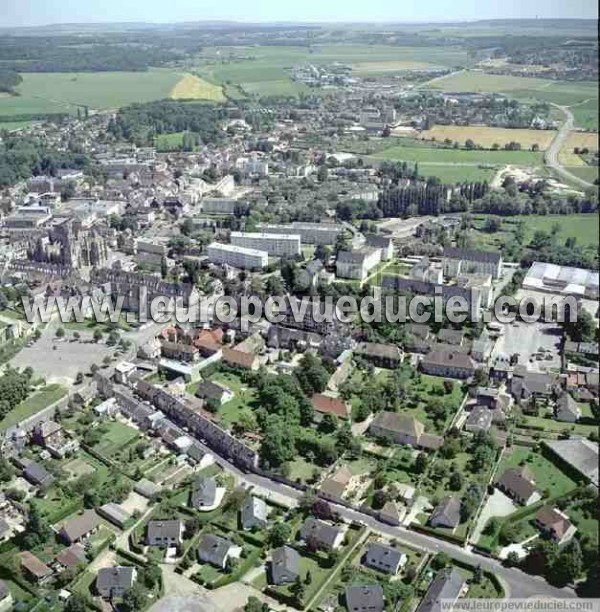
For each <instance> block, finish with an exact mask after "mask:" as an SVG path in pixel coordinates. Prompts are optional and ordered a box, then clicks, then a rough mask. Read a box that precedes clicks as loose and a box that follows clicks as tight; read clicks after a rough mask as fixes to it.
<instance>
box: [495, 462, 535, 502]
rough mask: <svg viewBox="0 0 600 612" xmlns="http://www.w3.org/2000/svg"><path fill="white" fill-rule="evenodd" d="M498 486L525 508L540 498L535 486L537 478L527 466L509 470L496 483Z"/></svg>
mask: <svg viewBox="0 0 600 612" xmlns="http://www.w3.org/2000/svg"><path fill="white" fill-rule="evenodd" d="M496 486H497V487H498V488H499V489H500V490H501V491H503V492H504V493H506V495H508V496H509V497H510V498H512V499H513V500H514V501H516V502H517V503H519V504H521V505H523V506H528V505H529V504H532V503H534V502H535V501H537V500H538V499H539V498H540V495H539V493H538V492H537V489H536V486H535V476H534V474H533V472H532V471H531V470H530V469H529V468H528V467H527V466H525V465H524V466H521V467H518V468H507V469H506V470H505V471H504V473H503V474H502V476H501V477H500V478H499V479H498V480H497V481H496Z"/></svg>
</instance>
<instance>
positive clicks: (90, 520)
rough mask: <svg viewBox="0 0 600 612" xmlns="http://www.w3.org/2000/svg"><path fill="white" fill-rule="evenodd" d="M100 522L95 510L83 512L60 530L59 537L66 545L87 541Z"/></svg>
mask: <svg viewBox="0 0 600 612" xmlns="http://www.w3.org/2000/svg"><path fill="white" fill-rule="evenodd" d="M101 524H102V521H101V520H100V517H99V516H98V515H97V514H96V511H95V510H85V511H84V512H83V514H79V515H77V516H76V517H75V518H72V519H71V520H69V521H67V522H66V523H65V524H64V525H63V526H62V527H61V529H60V531H59V535H60V537H61V539H62V540H63V541H64V542H66V543H67V544H74V543H75V542H81V541H82V540H85V539H87V538H88V537H89V536H90V535H92V534H93V533H95V532H96V531H97V530H98V528H99V527H100V525H101Z"/></svg>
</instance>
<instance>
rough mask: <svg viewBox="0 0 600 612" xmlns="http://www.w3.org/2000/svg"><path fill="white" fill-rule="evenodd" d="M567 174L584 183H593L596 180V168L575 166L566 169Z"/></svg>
mask: <svg viewBox="0 0 600 612" xmlns="http://www.w3.org/2000/svg"><path fill="white" fill-rule="evenodd" d="M567 170H568V171H569V172H571V173H572V174H574V175H575V176H578V177H579V178H582V179H583V180H584V181H588V182H590V183H593V182H594V181H595V180H596V179H597V178H598V175H599V173H598V166H576V167H569V168H567Z"/></svg>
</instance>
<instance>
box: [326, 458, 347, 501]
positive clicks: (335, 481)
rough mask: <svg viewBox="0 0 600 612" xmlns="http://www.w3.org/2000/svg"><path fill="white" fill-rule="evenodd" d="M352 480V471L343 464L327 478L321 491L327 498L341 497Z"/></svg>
mask: <svg viewBox="0 0 600 612" xmlns="http://www.w3.org/2000/svg"><path fill="white" fill-rule="evenodd" d="M351 480H352V472H351V471H350V469H349V468H348V467H347V466H342V467H341V468H340V469H339V470H337V471H336V472H335V473H334V474H333V475H331V476H329V477H328V478H325V480H324V481H323V482H322V483H321V486H320V487H319V492H320V493H321V495H323V496H324V497H327V498H333V499H334V500H336V499H341V498H343V497H344V493H345V491H346V488H347V486H348V485H349V484H350V481H351Z"/></svg>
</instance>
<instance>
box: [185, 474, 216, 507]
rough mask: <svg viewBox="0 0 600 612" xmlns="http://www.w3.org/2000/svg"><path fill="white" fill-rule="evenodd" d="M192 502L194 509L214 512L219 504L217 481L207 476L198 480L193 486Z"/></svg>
mask: <svg viewBox="0 0 600 612" xmlns="http://www.w3.org/2000/svg"><path fill="white" fill-rule="evenodd" d="M190 501H191V505H192V507H193V508H196V509H197V510H203V509H210V510H212V509H213V508H214V506H215V504H216V503H217V481H216V480H215V479H214V478H208V477H206V476H199V477H198V478H196V480H194V483H193V485H192V493H191V498H190Z"/></svg>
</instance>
